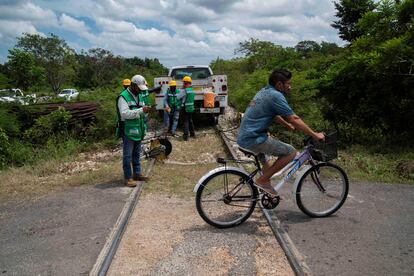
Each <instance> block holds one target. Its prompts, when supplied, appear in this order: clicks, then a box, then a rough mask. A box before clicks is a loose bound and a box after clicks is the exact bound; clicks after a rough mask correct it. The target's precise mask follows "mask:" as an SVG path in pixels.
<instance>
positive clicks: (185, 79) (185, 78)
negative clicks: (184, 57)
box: [183, 76, 193, 83]
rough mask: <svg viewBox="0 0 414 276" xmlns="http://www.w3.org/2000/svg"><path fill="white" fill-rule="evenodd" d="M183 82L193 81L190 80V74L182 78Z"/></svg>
mask: <svg viewBox="0 0 414 276" xmlns="http://www.w3.org/2000/svg"><path fill="white" fill-rule="evenodd" d="M183 82H190V83H191V82H193V81H192V80H191V77H190V76H185V77H184V78H183Z"/></svg>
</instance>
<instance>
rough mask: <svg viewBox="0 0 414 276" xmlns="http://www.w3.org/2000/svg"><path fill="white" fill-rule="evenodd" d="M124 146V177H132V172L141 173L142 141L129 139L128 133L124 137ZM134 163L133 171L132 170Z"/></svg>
mask: <svg viewBox="0 0 414 276" xmlns="http://www.w3.org/2000/svg"><path fill="white" fill-rule="evenodd" d="M123 141H124V144H123V148H122V154H123V159H122V167H123V169H124V179H131V178H132V172H133V173H134V174H140V173H141V161H140V153H141V141H133V140H131V139H129V138H128V137H127V136H126V135H124V137H123ZM131 163H132V171H131Z"/></svg>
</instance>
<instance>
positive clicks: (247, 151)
mask: <svg viewBox="0 0 414 276" xmlns="http://www.w3.org/2000/svg"><path fill="white" fill-rule="evenodd" d="M239 150H240V151H241V152H243V153H244V154H245V155H246V156H247V157H250V156H256V153H254V152H252V151H250V150H248V149H244V148H242V147H239Z"/></svg>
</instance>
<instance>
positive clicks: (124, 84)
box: [121, 79, 131, 92]
mask: <svg viewBox="0 0 414 276" xmlns="http://www.w3.org/2000/svg"><path fill="white" fill-rule="evenodd" d="M130 85H131V80H130V79H124V80H123V81H122V86H123V87H124V89H122V91H124V90H125V89H127V88H128V87H129V86H130ZM122 91H121V92H122Z"/></svg>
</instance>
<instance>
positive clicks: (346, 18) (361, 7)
mask: <svg viewBox="0 0 414 276" xmlns="http://www.w3.org/2000/svg"><path fill="white" fill-rule="evenodd" d="M334 5H335V8H336V10H337V12H336V17H338V18H339V20H337V21H334V23H332V24H331V26H332V27H334V28H335V29H338V31H339V36H340V37H341V38H342V39H343V40H346V41H349V42H351V41H353V40H354V39H356V38H357V37H359V36H360V35H361V32H360V31H359V30H358V29H357V28H356V24H357V23H358V20H359V19H360V18H361V17H362V16H363V15H364V14H365V13H366V12H368V11H372V10H374V8H375V5H374V2H373V1H372V0H340V1H339V2H334Z"/></svg>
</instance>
